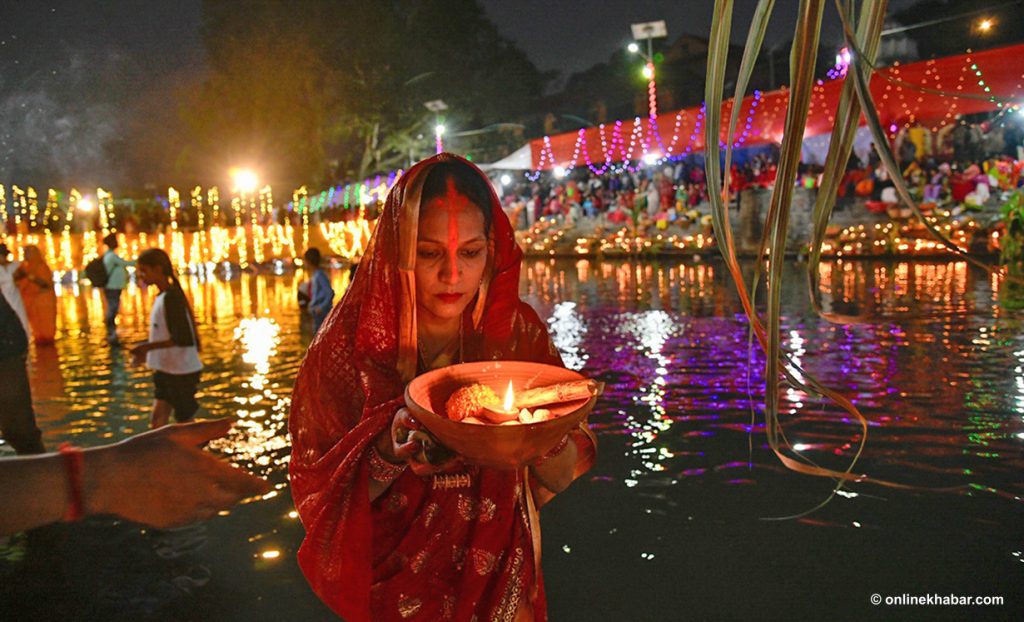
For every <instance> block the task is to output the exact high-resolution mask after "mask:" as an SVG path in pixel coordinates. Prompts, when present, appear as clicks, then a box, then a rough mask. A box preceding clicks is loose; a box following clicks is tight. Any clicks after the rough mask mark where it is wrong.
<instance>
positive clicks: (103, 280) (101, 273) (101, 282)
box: [85, 255, 110, 287]
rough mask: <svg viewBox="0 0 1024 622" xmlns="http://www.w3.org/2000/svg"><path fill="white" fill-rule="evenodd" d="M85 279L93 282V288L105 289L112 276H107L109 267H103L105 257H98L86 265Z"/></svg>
mask: <svg viewBox="0 0 1024 622" xmlns="http://www.w3.org/2000/svg"><path fill="white" fill-rule="evenodd" d="M85 278H87V279H89V281H91V282H92V286H93V287H105V286H106V285H107V281H108V280H109V279H110V275H109V274H107V267H106V266H104V265H103V256H102V255H100V256H99V257H96V258H95V259H93V260H92V261H90V262H89V263H87V264H85Z"/></svg>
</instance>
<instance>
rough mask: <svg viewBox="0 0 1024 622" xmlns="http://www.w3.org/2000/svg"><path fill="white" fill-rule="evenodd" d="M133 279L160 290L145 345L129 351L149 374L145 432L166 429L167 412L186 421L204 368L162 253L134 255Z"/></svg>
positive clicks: (185, 302)
mask: <svg viewBox="0 0 1024 622" xmlns="http://www.w3.org/2000/svg"><path fill="white" fill-rule="evenodd" d="M135 275H136V278H138V279H139V281H140V285H141V286H142V287H148V286H149V285H154V286H156V288H157V290H159V293H158V294H157V296H156V298H155V299H153V309H152V311H151V312H150V323H149V341H147V342H145V343H142V344H140V345H138V346H135V347H134V348H132V351H131V354H132V359H133V360H134V362H135V363H136V364H137V365H141V364H142V363H143V362H145V364H146V366H147V367H149V368H150V369H152V370H153V383H154V385H156V394H155V397H156V399H155V401H154V402H153V412H152V416H151V417H150V422H149V424H150V428H159V427H161V426H163V425H166V424H167V421H168V419H169V418H170V415H171V412H172V411H173V412H174V419H175V421H178V422H185V421H190V420H191V419H192V417H194V416H195V414H196V411H197V410H198V409H199V403H198V402H196V390H197V388H198V386H199V374H200V372H201V371H202V369H203V363H202V361H201V360H199V336H198V334H197V333H196V328H195V317H194V316H193V314H192V308H191V307H190V306H189V303H188V298H186V297H185V292H184V291H183V290H182V289H181V284H180V283H179V282H178V278H177V277H176V276H175V274H174V268H173V267H172V266H171V259H170V257H168V256H167V253H165V252H164V251H162V250H160V249H158V248H150V249H147V250H145V251H143V252H142V253H141V254H139V258H138V260H136V269H135Z"/></svg>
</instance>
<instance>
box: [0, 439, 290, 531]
mask: <svg viewBox="0 0 1024 622" xmlns="http://www.w3.org/2000/svg"><path fill="white" fill-rule="evenodd" d="M230 429H231V420H229V419H220V420H217V421H201V422H197V423H187V424H178V425H169V426H165V427H163V428H160V429H159V430H154V431H152V432H146V433H143V434H139V435H138V436H133V437H131V438H129V439H127V440H124V441H121V442H120V443H115V444H113V445H104V446H101V447H95V448H91V449H84V450H78V451H80V452H81V471H80V472H81V476H80V479H79V480H78V482H79V484H78V485H79V486H80V492H81V503H82V507H81V508H80V510H81V515H89V514H116V515H118V516H121V517H123V518H126V519H128V520H133V521H138V522H140V523H147V524H149V525H153V526H155V527H172V526H175V525H183V524H186V523H190V522H193V521H196V520H201V519H204V518H209V517H211V516H213V515H214V514H216V513H217V512H218V511H219V510H222V509H226V508H229V507H231V506H232V505H234V504H235V503H237V502H239V501H241V500H242V499H245V498H246V497H251V496H255V495H259V494H263V493H265V492H267V491H268V490H270V485H269V484H268V483H267V482H266V481H264V480H262V479H260V478H258V477H254V476H252V475H250V474H248V473H246V472H245V471H243V470H241V469H236V468H234V467H232V466H231V465H229V464H228V463H227V462H225V461H223V460H220V459H218V458H216V457H215V456H214V455H213V454H210V453H208V452H205V451H203V450H201V449H199V446H201V445H202V444H204V443H206V442H207V441H210V440H213V439H215V438H219V437H221V436H224V435H225V434H227V433H228V430H230ZM74 486H75V484H74V479H73V478H72V476H71V475H70V474H69V469H68V466H67V462H66V460H65V456H62V455H60V454H58V453H49V454H43V455H38V456H18V457H15V458H4V459H2V460H0V506H2V507H3V508H5V511H3V512H0V535H7V534H12V533H17V532H19V531H22V530H25V529H31V528H33V527H38V526H40V525H45V524H47V523H52V522H55V521H59V520H60V519H61V517H65V516H67V515H68V514H69V513H71V501H70V498H71V496H72V490H73V488H74Z"/></svg>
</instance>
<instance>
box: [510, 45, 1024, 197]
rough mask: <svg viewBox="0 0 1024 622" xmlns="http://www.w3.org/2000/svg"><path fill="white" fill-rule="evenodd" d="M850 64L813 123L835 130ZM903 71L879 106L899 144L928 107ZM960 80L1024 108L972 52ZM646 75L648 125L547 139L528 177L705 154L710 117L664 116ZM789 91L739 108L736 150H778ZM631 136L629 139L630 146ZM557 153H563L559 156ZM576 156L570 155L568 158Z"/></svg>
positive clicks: (837, 74) (824, 85)
mask: <svg viewBox="0 0 1024 622" xmlns="http://www.w3.org/2000/svg"><path fill="white" fill-rule="evenodd" d="M850 60H851V55H850V52H849V51H848V50H846V49H845V48H844V49H842V50H840V52H839V54H838V55H837V56H836V64H835V66H834V67H833V68H831V69H830V70H829V71H828V73H827V76H826V79H825V80H819V81H818V82H817V83H816V84H814V85H813V87H812V96H811V100H810V111H809V112H810V113H811V115H812V116H813V115H814V114H815V113H816V112H817V113H820V114H821V115H823V119H824V118H827V120H828V123H829V124H830V125H832V124H834V123H835V112H834V110H833V109H832V107H831V106H829V105H828V95H829V89H830V88H831V87H830V86H829V83H830V82H834V81H836V80H840V79H842V78H844V77H845V76H846V74H847V70H848V67H849V63H850ZM918 66H920V67H923V68H924V69H925V71H924V74H923V76H922V77H921V79H920V80H919V82H920V86H922V87H926V88H930V89H934V90H936V91H942V92H943V93H945V92H946V91H944V89H943V82H942V78H943V77H942V76H941V75H940V71H939V69H938V66H937V62H936V61H935V60H929V61H924V62H923V63H920V64H919V65H918ZM905 68H906V66H901V65H900V63H898V62H897V63H894V64H893V65H892V66H891V67H889V68H887V69H885V70H884V71H885V72H887V73H888V75H889V76H891V78H892V80H891V81H889V82H888V83H886V84H885V86H884V87H883V88H882V92H881V96H880V99H879V102H880V104H882V105H883V106H886V105H889V104H891V103H895V104H896V106H897V108H898V110H899V114H897V115H896V117H897V120H898V121H894V122H892V123H890V125H889V126H888V128H887V129H888V130H889V134H890V136H892V137H895V136H896V135H897V134H898V133H899V132H900V130H901V129H909V128H911V127H912V126H914V125H915V124H916V123H918V122H919V119H918V115H917V112H916V111H917V107H918V106H919V105H920V104H921V103H922V102H924V95H923V93H921V92H918V91H915V90H913V89H911V88H910V87H909V86H905V85H904V84H901V83H900V81H901V80H902V79H903V78H902V76H903V74H904V73H905ZM960 74H961V75H960V76H959V80H958V84H957V85H956V90H957V91H961V92H964V91H968V90H971V89H968V88H966V87H967V86H968V85H969V84H968V83H969V81H970V80H971V78H973V82H974V84H975V85H976V86H977V91H978V93H977V94H980V95H987V96H988V101H989V103H990V104H992V105H993V106H995V107H996V108H997V109H1004V108H1007V107H1008V106H1009V107H1012V108H1013V109H1015V110H1020V109H1021V106H1020V105H1019V104H1007V103H1006V102H1005V98H1007V97H1011V98H1012V97H1019V96H1020V95H1021V94H1024V88H1022V86H1021V84H1020V83H1018V84H1017V85H1016V87H1015V89H1014V90H1013V93H1003V94H1001V96H997V95H996V93H994V92H993V89H992V85H991V84H989V83H988V81H987V80H986V78H985V76H984V73H983V71H982V69H981V67H980V65H979V61H978V59H977V55H976V54H974V53H972V52H971V51H968V53H967V55H966V56H965V57H964V60H963V65H962V67H961V69H960ZM644 75H645V76H646V77H648V78H649V81H648V88H647V95H648V109H649V115H648V118H647V120H646V123H643V122H642V121H641V118H640V117H636V118H634V119H633V120H632V122H630V123H625V122H623V121H621V120H619V121H615V122H614V123H612V124H611V125H610V127H609V126H608V125H606V124H603V123H602V124H600V125H599V126H598V127H597V128H596V130H588V129H586V128H581V129H580V130H578V131H577V132H576V133H575V140H574V141H573V142H572V146H571V148H570V147H568V145H569V143H568V139H567V138H566V139H565V140H561V139H560V140H559V141H558V144H559V145H560V146H559V147H557V148H556V146H555V140H553V137H552V136H544V137H543V138H542V139H540V141H539V143H540V144H539V145H538V146H537V147H536V149H537V161H536V165H535V168H534V169H533V170H532V171H530V172H529V173H527V175H526V177H527V179H529V180H530V181H537V180H538V179H539V178H540V176H541V175H542V173H543V171H546V170H550V171H552V172H553V173H554V176H555V177H556V178H561V177H564V176H566V175H567V174H568V173H569V172H571V171H572V170H573V169H576V168H577V167H581V166H586V167H587V168H588V169H589V170H590V171H591V172H593V173H594V174H597V175H601V174H605V173H608V172H611V173H621V172H625V171H629V172H636V171H637V170H639V169H640V168H642V167H643V166H644V165H646V166H658V165H661V164H664V163H667V162H673V161H678V160H681V159H683V158H686V157H687V156H689V155H691V154H692V153H693V152H694V151H695V150H696V149H702V148H703V144H702V142H703V141H702V127H701V126H702V121H703V118H704V114H705V111H706V109H705V105H704V104H701V106H700V107H699V109H697V110H696V111H695V110H693V109H691V110H680V111H678V112H676V113H674V115H672V117H669V116H661V117H659V116H658V114H657V90H656V85H655V81H654V68H653V65H651V64H650V63H648V64H647V65H646V66H645V71H644ZM1020 80H1021V81H1024V73H1021V74H1020ZM786 92H787V89H786V87H782V88H781V89H780V90H778V91H775V92H773V93H770V94H768V95H770V96H768V95H766V94H765V93H763V92H761V91H755V92H754V94H753V96H750V97H747V98H744V99H743V100H742V101H741V102H740V104H739V105H740V106H741V107H742V108H741V110H742V109H743V108H745V109H746V111H747V113H746V116H745V120H744V123H743V126H742V128H741V131H740V133H739V136H737V137H734V138H733V142H732V146H733V148H740V147H742V146H743V145H745V144H748V143H751V142H776V143H777V142H780V141H781V138H782V137H781V136H780V135H775V130H774V129H773V128H775V125H776V121H777V120H778V119H779V115H780V113H781V114H784V111H785V105H786V99H787V97H786ZM941 97H942V98H943V99H942V101H943V102H944V104H946V105H945V110H946V112H945V116H944V117H943V118H942V120H941V122H939V123H934V124H932V125H931V128H930V129H931V131H932V132H936V131H939V130H940V129H941V128H942V127H944V126H947V125H949V124H950V123H952V122H953V120H954V119H955V118H956V116H957V115H958V114H960V110H958V104H957V98H956V97H951V96H948V95H945V94H942V95H941ZM766 100H767V101H769V102H770V103H771V105H769V106H765V105H764V104H765V102H766ZM733 105H735V102H733V101H732V100H729V101H727V102H726V103H725V104H724V108H725V110H724V111H723V117H724V118H728V115H729V114H730V113H731V108H732V106H733ZM694 112H696V114H695V119H694V123H693V130H692V132H691V133H690V136H689V138H688V139H687V140H685V141H683V144H682V145H680V139H681V138H682V135H683V132H682V131H681V129H682V127H684V123H685V122H686V121H687V120H688V119H689V118H691V115H694ZM669 118H673V123H672V130H671V133H670V137H671V138H670V140H669V141H668V142H667V143H666V142H665V140H664V135H663V133H662V131H661V127H660V124H662V123H664V122H665V121H667V120H668V119H669ZM609 129H610V132H611V138H610V139H609V138H608V137H607V132H608V131H609ZM595 134H596V136H597V137H598V138H599V140H600V156H599V157H594V156H595V155H596V154H592V153H591V149H590V147H589V145H588V135H589V136H590V137H593V136H594V135H595ZM626 135H628V136H629V139H628V146H627V140H626ZM728 139H729V137H727V136H724V135H723V136H721V137H720V139H719V142H720V145H721V146H722V147H723V148H725V147H726V140H728ZM556 149H557V150H558V151H561V152H562V153H556ZM570 153H571V155H569V154H570Z"/></svg>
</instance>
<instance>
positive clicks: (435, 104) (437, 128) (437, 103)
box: [423, 99, 448, 153]
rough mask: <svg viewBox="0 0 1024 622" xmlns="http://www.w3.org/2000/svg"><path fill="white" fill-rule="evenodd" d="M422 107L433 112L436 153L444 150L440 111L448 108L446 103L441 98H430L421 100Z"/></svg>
mask: <svg viewBox="0 0 1024 622" xmlns="http://www.w3.org/2000/svg"><path fill="white" fill-rule="evenodd" d="M423 107H424V108H426V109H427V110H429V111H430V112H433V113H434V145H435V146H436V147H437V153H441V152H442V151H444V140H442V138H441V137H442V136H444V125H443V124H442V123H441V113H442V112H444V111H445V110H448V104H446V103H444V100H441V99H432V100H430V101H428V102H423Z"/></svg>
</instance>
